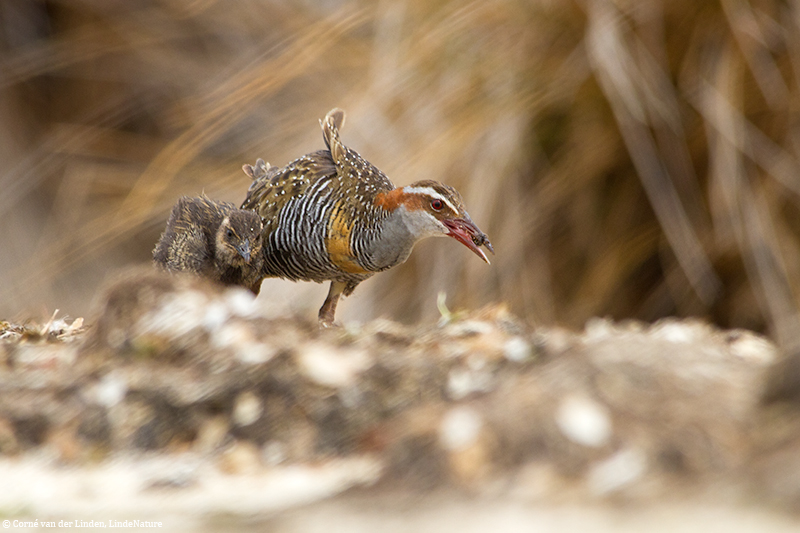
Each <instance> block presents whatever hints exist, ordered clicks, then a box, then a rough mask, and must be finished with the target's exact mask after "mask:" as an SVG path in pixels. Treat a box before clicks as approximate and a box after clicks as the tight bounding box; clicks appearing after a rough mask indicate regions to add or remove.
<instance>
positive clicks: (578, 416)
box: [556, 396, 611, 448]
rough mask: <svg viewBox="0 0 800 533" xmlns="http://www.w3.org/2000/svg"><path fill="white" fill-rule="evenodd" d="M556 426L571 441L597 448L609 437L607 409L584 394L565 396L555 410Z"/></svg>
mask: <svg viewBox="0 0 800 533" xmlns="http://www.w3.org/2000/svg"><path fill="white" fill-rule="evenodd" d="M556 424H558V428H559V429H560V430H561V432H562V433H563V434H564V436H565V437H567V438H568V439H569V440H571V441H572V442H575V443H576V444H581V445H583V446H589V447H592V448H599V447H600V446H603V445H604V444H606V443H607V442H608V440H609V438H610V437H611V417H610V416H609V414H608V409H606V408H605V407H604V406H602V405H600V404H599V403H597V402H596V401H594V400H592V399H591V398H587V397H585V396H567V397H566V398H564V399H563V400H562V401H561V404H560V405H559V406H558V410H557V411H556Z"/></svg>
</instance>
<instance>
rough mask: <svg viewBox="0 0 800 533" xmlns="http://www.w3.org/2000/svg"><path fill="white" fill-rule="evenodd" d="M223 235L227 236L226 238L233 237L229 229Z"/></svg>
mask: <svg viewBox="0 0 800 533" xmlns="http://www.w3.org/2000/svg"><path fill="white" fill-rule="evenodd" d="M225 235H227V236H228V238H231V237H233V230H232V229H229V230H227V231H226V232H225Z"/></svg>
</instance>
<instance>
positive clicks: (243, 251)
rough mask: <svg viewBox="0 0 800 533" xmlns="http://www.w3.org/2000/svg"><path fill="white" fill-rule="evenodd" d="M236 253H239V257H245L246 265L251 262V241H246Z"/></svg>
mask: <svg viewBox="0 0 800 533" xmlns="http://www.w3.org/2000/svg"><path fill="white" fill-rule="evenodd" d="M236 251H237V252H239V255H241V256H242V257H244V260H245V262H246V263H249V262H250V241H249V240H245V241H244V242H243V243H242V244H241V245H239V246H238V247H237V248H236Z"/></svg>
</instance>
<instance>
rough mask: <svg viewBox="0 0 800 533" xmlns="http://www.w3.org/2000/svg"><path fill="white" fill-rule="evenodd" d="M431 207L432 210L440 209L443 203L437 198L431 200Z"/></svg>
mask: <svg viewBox="0 0 800 533" xmlns="http://www.w3.org/2000/svg"><path fill="white" fill-rule="evenodd" d="M431 207H432V208H433V210H434V211H441V210H442V208H443V207H444V203H442V201H441V200H439V199H438V198H437V199H435V200H432V201H431Z"/></svg>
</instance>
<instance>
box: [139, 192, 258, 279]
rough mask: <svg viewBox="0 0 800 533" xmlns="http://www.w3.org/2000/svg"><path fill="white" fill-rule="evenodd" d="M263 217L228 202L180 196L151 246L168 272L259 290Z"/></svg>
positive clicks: (157, 258)
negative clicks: (189, 274) (158, 237)
mask: <svg viewBox="0 0 800 533" xmlns="http://www.w3.org/2000/svg"><path fill="white" fill-rule="evenodd" d="M262 231H263V226H262V223H261V218H260V217H259V216H258V215H256V214H255V213H253V212H252V211H246V210H242V209H237V208H236V206H235V205H233V204H231V203H227V202H217V201H214V200H211V199H209V198H206V197H205V196H202V197H199V198H189V197H186V196H184V197H182V198H181V199H179V200H178V202H177V203H176V204H175V206H174V207H173V208H172V213H171V214H170V217H169V220H168V221H167V227H166V229H165V230H164V233H163V234H162V235H161V239H160V240H159V241H158V244H156V247H155V250H153V261H154V262H155V263H156V265H158V266H160V267H161V268H164V269H165V270H167V271H169V272H189V273H193V274H196V275H198V276H201V277H204V278H207V279H209V280H211V281H215V282H217V283H221V284H223V285H238V286H242V287H245V288H247V289H250V291H252V292H253V293H254V294H258V292H259V290H260V287H261V280H262V279H263V274H262V264H263V254H262V246H261V245H262V242H263V241H262Z"/></svg>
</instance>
